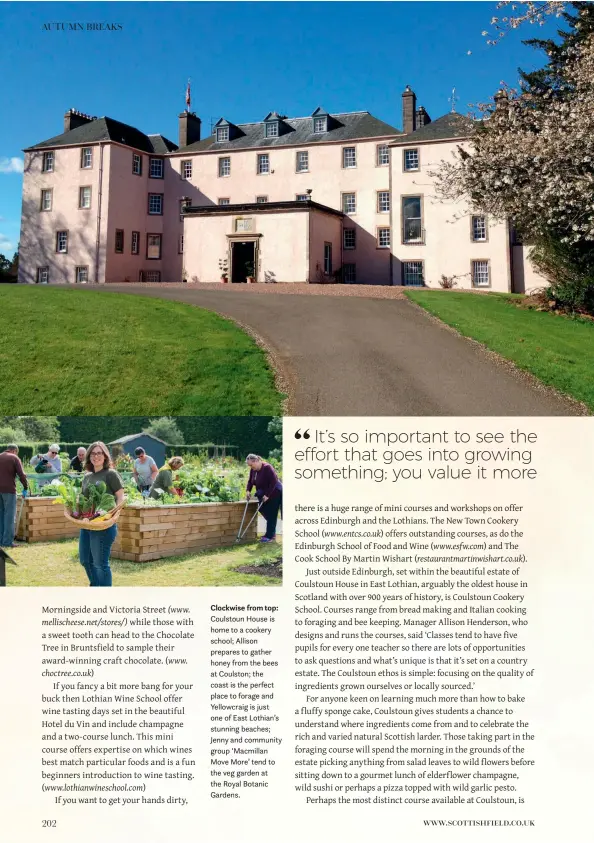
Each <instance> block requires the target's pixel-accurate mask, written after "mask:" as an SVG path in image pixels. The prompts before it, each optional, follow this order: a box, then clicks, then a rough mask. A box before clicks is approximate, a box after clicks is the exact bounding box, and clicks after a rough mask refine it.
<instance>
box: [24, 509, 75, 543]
mask: <svg viewBox="0 0 594 843" xmlns="http://www.w3.org/2000/svg"><path fill="white" fill-rule="evenodd" d="M21 506H22V507H23V513H22V515H21V517H20V522H19V521H18V518H19V513H20V511H21ZM17 524H18V531H17V534H16V537H17V539H20V540H21V541H25V542H47V541H53V540H54V539H69V538H73V537H74V536H78V527H77V526H76V524H72V522H70V521H68V520H67V519H66V518H64V507H63V506H61V505H60V504H56V503H55V500H54V498H25V499H24V501H23V500H22V498H21V499H19V500H18V501H17Z"/></svg>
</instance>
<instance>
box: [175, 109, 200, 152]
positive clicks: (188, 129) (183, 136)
mask: <svg viewBox="0 0 594 843" xmlns="http://www.w3.org/2000/svg"><path fill="white" fill-rule="evenodd" d="M201 123H202V121H201V120H200V118H199V117H196V115H195V114H194V112H193V111H182V113H181V114H180V115H179V143H178V146H179V147H180V149H181V148H183V147H184V146H189V145H190V144H191V143H196V141H199V140H200V125H201Z"/></svg>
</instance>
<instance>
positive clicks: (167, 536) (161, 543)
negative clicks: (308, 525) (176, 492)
mask: <svg viewBox="0 0 594 843" xmlns="http://www.w3.org/2000/svg"><path fill="white" fill-rule="evenodd" d="M256 509H257V502H256V501H251V502H250V503H249V504H248V510H247V513H246V516H245V522H244V529H245V527H246V526H247V524H248V522H249V520H250V519H251V517H252V516H253V514H254V512H255V511H256ZM244 510H245V501H235V502H232V503H189V504H180V505H177V506H151V507H148V506H143V505H142V504H138V505H135V504H131V505H130V506H126V507H125V508H124V509H123V510H122V513H121V515H120V519H119V521H118V537H117V539H116V541H115V543H114V546H113V549H112V554H111V555H112V556H113V557H115V558H116V559H127V560H129V561H131V562H150V561H151V560H153V559H162V558H163V557H165V556H179V555H180V554H183V553H192V552H193V551H196V550H205V549H207V548H211V547H225V546H229V545H233V544H235V541H236V539H237V533H238V532H239V527H240V525H241V519H242V518H243V513H244ZM257 520H258V519H257V518H254V520H253V522H252V524H251V526H250V528H249V530H248V531H247V533H246V535H245V537H244V539H243V541H244V542H248V541H254V540H255V538H256V524H257Z"/></svg>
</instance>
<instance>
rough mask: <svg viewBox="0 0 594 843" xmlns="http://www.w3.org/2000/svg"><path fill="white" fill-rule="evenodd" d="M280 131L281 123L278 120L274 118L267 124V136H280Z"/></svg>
mask: <svg viewBox="0 0 594 843" xmlns="http://www.w3.org/2000/svg"><path fill="white" fill-rule="evenodd" d="M279 134H280V132H279V125H278V120H273V121H272V122H271V123H267V124H266V137H267V138H278V136H279Z"/></svg>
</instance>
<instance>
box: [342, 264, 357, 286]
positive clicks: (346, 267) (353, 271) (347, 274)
mask: <svg viewBox="0 0 594 843" xmlns="http://www.w3.org/2000/svg"><path fill="white" fill-rule="evenodd" d="M342 280H343V281H344V283H345V284H356V283H357V267H356V265H355V264H354V263H343V265H342Z"/></svg>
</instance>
